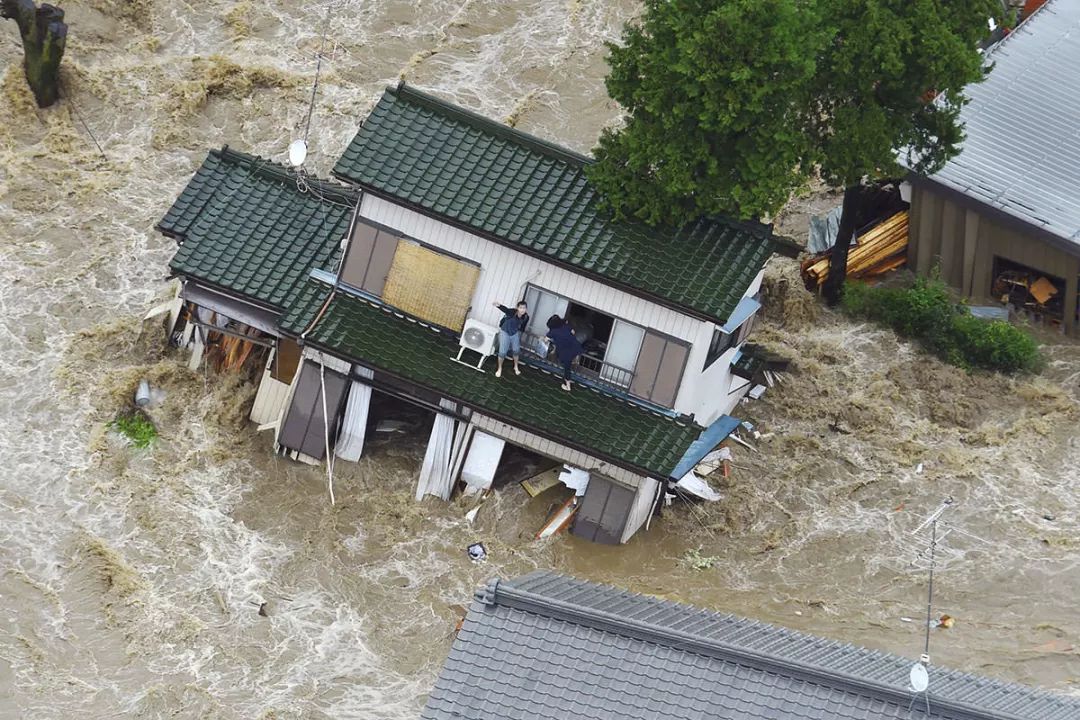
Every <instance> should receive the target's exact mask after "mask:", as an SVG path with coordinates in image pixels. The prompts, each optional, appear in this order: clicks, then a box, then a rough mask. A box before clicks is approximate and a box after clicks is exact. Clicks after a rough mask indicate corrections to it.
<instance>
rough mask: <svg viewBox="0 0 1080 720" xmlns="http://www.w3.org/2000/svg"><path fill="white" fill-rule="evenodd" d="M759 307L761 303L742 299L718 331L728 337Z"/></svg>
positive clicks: (745, 298)
mask: <svg viewBox="0 0 1080 720" xmlns="http://www.w3.org/2000/svg"><path fill="white" fill-rule="evenodd" d="M760 307H761V303H759V302H758V301H757V300H755V299H754V298H752V297H744V298H743V299H742V300H740V301H739V304H738V305H736V306H735V309H734V310H733V311H732V312H731V317H729V318H728V321H727V322H726V323H724V327H722V328H720V331H721V332H723V333H727V334H728V335H730V334H731V333H733V332H735V331H736V330H738V329H739V328H740V327H741V326H742V324H743V323H744V322H746V320H747V318H749V317H750V316H751V315H753V314H754V313H756V312H757V311H758V308H760Z"/></svg>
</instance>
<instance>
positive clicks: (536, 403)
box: [281, 281, 701, 479]
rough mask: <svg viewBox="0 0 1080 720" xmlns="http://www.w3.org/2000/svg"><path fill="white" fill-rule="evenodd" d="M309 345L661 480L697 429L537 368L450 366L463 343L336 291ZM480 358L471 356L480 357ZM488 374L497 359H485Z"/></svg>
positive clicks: (322, 294) (307, 302) (296, 323)
mask: <svg viewBox="0 0 1080 720" xmlns="http://www.w3.org/2000/svg"><path fill="white" fill-rule="evenodd" d="M328 293H329V288H328V287H326V286H325V285H321V284H319V283H316V282H314V281H312V282H309V283H308V284H307V286H306V287H305V288H304V289H303V290H302V291H301V292H300V293H299V297H298V301H297V303H296V305H295V306H294V307H293V308H292V309H291V310H290V311H289V312H288V313H287V314H286V315H285V317H284V318H283V319H282V321H281V327H282V328H283V329H284V330H286V331H288V332H291V333H296V334H299V333H300V332H302V331H303V330H304V329H305V328H306V327H307V325H308V323H309V322H310V321H311V319H312V318H314V317H315V315H316V314H317V313H318V311H319V309H320V308H321V307H322V305H323V303H324V302H325V300H326V297H327V294H328ZM305 341H306V342H307V343H310V344H312V345H314V346H316V347H320V348H323V349H325V350H328V351H330V352H331V353H334V354H337V355H341V356H344V357H348V358H352V359H354V360H356V361H357V362H359V363H362V364H363V365H366V366H369V367H372V368H374V369H376V370H381V371H384V372H386V373H389V374H390V375H393V376H396V377H398V378H400V379H403V380H407V381H409V382H412V383H414V384H416V385H419V386H422V387H425V388H427V389H429V390H433V391H436V392H438V393H440V394H441V395H442V396H444V397H448V398H451V399H454V400H457V401H459V402H462V403H464V404H466V405H468V406H470V407H472V408H474V409H476V410H477V411H479V412H482V413H485V414H490V415H492V416H494V417H496V418H502V419H506V420H508V421H511V422H513V423H514V424H515V425H518V426H520V427H523V428H526V429H527V430H530V431H532V432H535V433H536V434H539V435H542V436H545V437H547V438H549V439H553V440H557V441H559V442H562V443H565V444H567V445H570V446H573V447H578V448H581V449H583V450H584V451H586V452H589V453H590V454H593V455H596V456H598V457H600V458H602V459H605V460H609V461H610V462H612V463H613V464H616V465H619V466H621V467H626V468H628V469H633V470H637V471H639V472H642V473H648V474H651V475H653V476H654V477H658V478H660V479H665V478H667V477H668V475H669V474H670V473H671V471H672V470H674V469H675V466H676V465H678V463H679V460H680V459H681V458H682V456H683V454H684V453H685V452H686V449H687V448H688V447H689V446H690V443H691V442H693V441H694V440H695V439H696V438H697V436H698V435H699V434H700V432H701V428H700V427H697V426H696V425H694V424H692V423H683V422H679V421H676V420H673V419H671V418H668V417H665V416H662V415H659V414H656V413H652V412H648V411H646V410H642V409H640V408H637V407H635V406H632V405H630V404H629V403H625V402H622V401H620V400H617V399H615V398H613V397H610V396H607V395H602V394H601V393H599V392H595V391H591V390H587V389H585V388H583V387H581V386H578V387H577V388H575V389H574V391H573V392H570V393H567V392H564V391H563V390H560V389H559V381H558V380H556V379H555V378H554V377H552V376H551V375H548V374H546V373H543V372H541V371H539V370H536V369H534V368H527V369H525V370H524V371H523V373H522V375H521V376H520V377H517V376H515V375H514V374H513V372H512V371H508V372H506V373H504V374H503V377H502V378H500V379H496V378H495V376H494V375H493V374H492V373H491V372H487V373H483V374H481V373H478V372H477V371H476V370H474V369H471V368H469V367H466V366H464V365H461V364H459V363H456V362H454V361H453V360H452V359H451V358H453V357H454V356H455V355H456V354H457V351H458V344H457V342H456V341H455V340H454V339H453V338H450V337H447V336H446V335H445V334H443V333H441V332H438V331H435V330H433V329H431V328H430V327H428V326H426V325H424V324H422V323H419V322H416V321H414V320H411V319H408V318H405V317H404V316H401V315H398V314H395V313H392V312H390V311H389V310H387V309H384V308H381V307H378V306H376V305H374V304H372V303H369V302H367V301H364V300H361V299H359V298H356V297H353V296H350V295H347V294H344V293H341V292H339V293H337V294H336V295H335V296H334V299H333V300H332V301H331V303H330V305H329V307H328V308H327V310H326V312H325V313H324V314H323V316H322V318H321V319H320V320H319V322H318V323H317V324H316V325H315V327H314V328H313V329H312V330H311V331H309V332H308V334H307V335H306V340H305ZM474 357H475V356H474ZM488 362H489V368H488V369H489V370H490V367H491V363H493V362H494V361H493V360H489V361H488Z"/></svg>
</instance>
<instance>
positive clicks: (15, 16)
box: [0, 0, 67, 107]
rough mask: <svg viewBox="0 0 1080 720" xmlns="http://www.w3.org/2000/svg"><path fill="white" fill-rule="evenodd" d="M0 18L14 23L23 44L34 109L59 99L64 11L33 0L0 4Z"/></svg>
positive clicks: (13, 0)
mask: <svg viewBox="0 0 1080 720" xmlns="http://www.w3.org/2000/svg"><path fill="white" fill-rule="evenodd" d="M0 17H2V18H6V19H9V20H14V21H15V22H16V24H18V26H19V34H20V35H21V36H22V44H23V70H24V72H25V73H26V82H27V83H28V84H29V85H30V89H31V90H32V91H33V93H34V98H35V99H36V100H37V104H38V107H48V106H49V105H52V104H53V103H54V102H56V100H57V99H58V98H59V97H60V59H61V58H62V57H63V56H64V47H65V45H66V44H67V24H66V23H65V22H64V11H63V10H61V9H60V8H58V7H55V6H54V5H48V4H44V3H43V4H42V5H41V7H37V6H36V5H34V2H33V0H0Z"/></svg>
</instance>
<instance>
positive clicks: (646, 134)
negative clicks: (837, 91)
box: [589, 0, 828, 225]
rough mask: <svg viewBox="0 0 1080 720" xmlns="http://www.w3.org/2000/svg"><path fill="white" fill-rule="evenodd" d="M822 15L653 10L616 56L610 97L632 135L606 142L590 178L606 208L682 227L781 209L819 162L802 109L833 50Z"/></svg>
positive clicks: (724, 4) (723, 4)
mask: <svg viewBox="0 0 1080 720" xmlns="http://www.w3.org/2000/svg"><path fill="white" fill-rule="evenodd" d="M816 13H817V7H816V5H815V4H814V3H810V2H795V1H794V0H724V1H718V0H647V1H646V3H645V11H644V14H643V15H642V16H641V19H640V22H639V23H634V24H630V25H628V26H627V28H626V30H625V32H624V34H623V38H622V44H620V45H609V50H610V53H611V56H610V59H609V64H610V66H611V72H610V74H609V75H608V77H607V81H606V84H607V89H608V94H609V95H611V97H612V98H613V99H615V100H616V101H618V103H619V104H620V105H621V106H622V107H623V109H624V110H625V111H626V113H627V117H626V124H625V126H624V127H622V128H621V129H618V130H608V131H605V132H604V133H603V134H602V136H601V138H600V144H599V147H598V148H597V149H596V151H595V156H596V158H597V159H598V161H599V162H598V163H597V164H596V165H594V166H592V167H591V168H590V172H589V175H590V178H591V180H592V181H593V183H594V184H595V185H596V186H597V187H598V188H599V190H600V191H601V192H602V193H603V195H604V197H605V198H606V202H607V204H608V206H609V207H610V208H611V209H612V210H614V211H615V212H616V213H618V214H619V215H622V216H628V217H636V218H639V219H641V220H644V221H645V222H648V223H652V224H655V223H660V222H663V223H671V224H676V225H678V224H682V223H684V222H686V221H688V220H691V219H694V218H696V217H699V216H702V215H711V214H717V213H723V214H732V215H738V216H740V217H743V218H752V217H760V216H761V215H763V214H766V213H769V212H773V211H775V210H776V209H778V208H779V207H780V206H781V205H783V203H784V202H785V201H786V200H787V198H788V197H789V196H790V195H791V193H792V191H793V190H795V189H796V188H798V187H799V186H801V185H802V184H803V183H804V182H805V178H806V175H807V171H808V168H807V167H806V166H805V164H804V163H805V161H806V159H807V158H810V157H811V156H812V155H813V148H812V147H811V146H810V144H809V142H808V140H809V138H808V136H807V134H806V133H805V132H804V130H803V129H802V128H801V127H800V123H799V121H798V116H799V114H800V113H801V112H802V111H803V108H804V105H805V103H803V102H800V101H797V100H796V99H797V98H800V97H802V96H803V95H804V94H805V93H806V92H807V88H808V86H809V85H810V83H812V82H813V79H814V78H815V77H816V74H817V66H816V56H817V55H818V51H819V50H820V49H821V48H822V47H823V46H824V45H825V43H826V42H827V40H828V36H827V34H826V31H824V30H823V29H822V24H821V22H820V18H818V17H817V15H816Z"/></svg>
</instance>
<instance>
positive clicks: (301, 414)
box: [278, 361, 346, 460]
mask: <svg viewBox="0 0 1080 720" xmlns="http://www.w3.org/2000/svg"><path fill="white" fill-rule="evenodd" d="M319 371H320V367H319V365H318V363H313V362H310V361H306V362H304V364H303V366H302V368H301V370H300V377H299V378H298V379H297V381H296V389H295V391H294V392H293V398H292V403H291V404H290V405H289V410H288V412H287V413H286V415H285V422H284V424H283V425H282V427H281V433H280V434H279V435H278V443H280V444H281V445H283V446H285V447H287V448H289V449H290V450H299V451H300V452H302V453H304V454H305V455H310V456H311V457H313V458H316V459H319V460H322V459H323V458H324V457H326V425H325V424H324V423H323V402H322V382H321V381H320V377H319ZM325 381H326V413H327V417H329V419H330V424H331V434H330V447H331V448H333V447H334V442H335V439H336V436H337V432H336V428H337V418H338V414H339V413H340V411H341V404H342V401H343V400H344V399H345V385H346V378H345V376H344V375H342V374H341V373H338V372H334V371H333V370H330V369H327V370H326V377H325Z"/></svg>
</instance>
